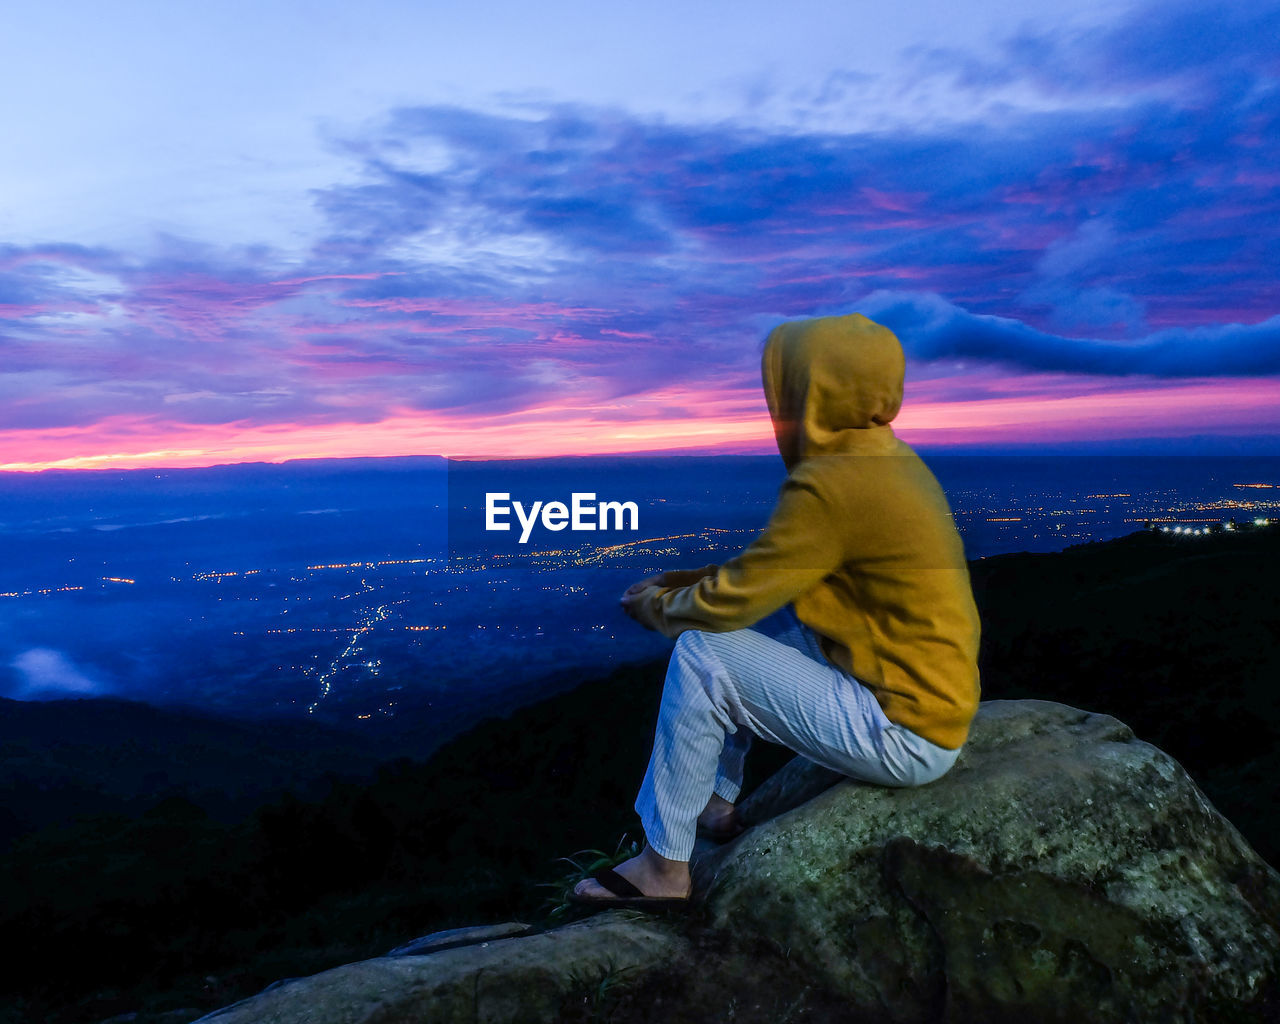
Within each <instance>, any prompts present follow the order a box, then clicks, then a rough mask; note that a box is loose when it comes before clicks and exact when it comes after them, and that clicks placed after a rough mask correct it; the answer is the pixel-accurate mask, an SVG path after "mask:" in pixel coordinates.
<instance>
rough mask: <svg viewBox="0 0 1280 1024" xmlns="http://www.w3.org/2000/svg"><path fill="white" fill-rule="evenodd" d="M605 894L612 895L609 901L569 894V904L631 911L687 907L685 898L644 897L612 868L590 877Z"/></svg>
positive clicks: (601, 870)
mask: <svg viewBox="0 0 1280 1024" xmlns="http://www.w3.org/2000/svg"><path fill="white" fill-rule="evenodd" d="M591 878H592V879H594V880H595V881H597V882H599V883H600V885H601V886H603V887H604V889H605V890H606V891H607V892H610V893H612V894H613V897H612V898H611V899H607V898H605V897H603V896H580V895H579V894H578V893H576V892H571V893H570V894H569V902H570V903H575V904H577V905H578V906H580V907H582V906H594V907H629V908H630V909H632V910H670V909H672V908H674V907H687V906H688V905H689V900H688V897H685V896H646V895H645V894H644V893H642V892H641V891H640V890H639V889H637V888H636V887H635V886H634V885H632V884H631V883H630V882H628V881H627V880H626V879H625V878H623V877H622V876H621V875H620V874H618V872H616V871H614V870H613V868H601V869H600V870H599V871H597V872H595V873H594V874H593V875H591Z"/></svg>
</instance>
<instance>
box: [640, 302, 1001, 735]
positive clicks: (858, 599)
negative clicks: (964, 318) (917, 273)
mask: <svg viewBox="0 0 1280 1024" xmlns="http://www.w3.org/2000/svg"><path fill="white" fill-rule="evenodd" d="M904 368H905V360H904V357H903V353H902V346H901V345H900V344H899V343H898V339H897V337H895V336H894V334H893V333H892V332H891V331H889V330H888V329H887V328H885V327H882V326H880V325H879V324H877V323H874V322H873V321H871V320H868V319H867V318H866V317H864V316H861V315H859V314H856V313H855V314H851V315H849V316H840V317H823V318H821V319H816V320H800V321H795V322H792V323H785V324H782V325H781V326H779V327H777V328H775V329H774V330H773V331H772V333H770V335H769V338H768V341H767V342H766V344H765V350H764V358H763V363H762V371H763V377H764V391H765V397H766V399H767V401H768V403H769V413H770V415H771V416H772V418H773V427H774V434H775V435H776V437H777V439H778V450H779V451H780V453H781V454H782V459H783V462H784V463H785V464H786V467H787V471H788V475H787V478H786V480H785V481H784V482H783V484H782V487H781V489H780V491H779V494H778V502H777V505H776V506H775V508H774V510H773V514H772V516H771V517H770V519H769V522H768V524H767V525H766V526H765V528H764V530H763V531H762V532H761V533H760V535H759V536H758V537H757V538H756V539H755V540H754V541H752V543H751V544H750V545H748V546H747V548H746V549H744V550H743V551H742V553H741V554H739V555H737V556H735V557H734V558H731V559H730V560H729V561H727V562H725V563H724V564H723V565H721V566H707V567H705V569H703V570H700V571H701V572H702V573H703V578H702V579H700V580H699V581H698V582H697V583H694V584H692V585H690V586H684V587H674V588H673V587H662V586H650V587H648V588H646V589H645V590H644V591H642V592H641V593H640V595H639V597H638V599H637V601H636V604H635V606H634V608H633V614H634V615H635V617H636V618H637V619H638V620H639V621H640V622H641V623H642V624H644V625H646V626H648V627H649V628H650V629H654V630H657V631H658V632H660V633H662V634H664V635H665V636H669V637H676V636H679V635H680V634H681V633H682V632H684V631H685V630H687V629H698V630H704V631H707V632H712V633H722V632H727V631H729V630H734V629H742V628H745V627H747V626H750V625H752V624H754V623H756V622H758V621H759V620H760V619H762V618H764V617H765V616H767V615H769V614H771V613H772V612H775V611H777V610H778V609H779V608H782V607H783V606H784V605H786V604H787V603H788V602H791V603H793V605H794V608H795V612H796V616H797V618H799V619H800V621H801V622H803V623H805V624H806V625H807V626H809V627H811V628H812V629H813V630H814V631H815V632H816V633H817V634H818V635H819V638H820V639H821V643H822V649H823V652H824V654H825V655H826V657H827V659H828V660H829V661H830V662H831V663H832V664H834V665H836V666H838V667H839V668H842V669H844V670H845V671H847V672H849V673H851V674H852V675H854V676H856V677H857V678H858V679H859V680H861V681H862V682H863V683H864V684H866V685H867V686H868V687H869V688H870V689H871V690H872V692H873V693H874V694H875V696H876V699H877V700H878V701H879V703H880V706H881V708H882V709H883V710H884V713H885V716H886V717H887V718H888V719H889V720H890V721H892V722H896V723H897V724H898V725H901V726H903V727H905V728H907V729H910V730H911V731H912V732H914V733H916V734H917V735H919V736H923V737H924V738H925V739H927V740H929V741H930V742H932V743H936V744H937V745H938V746H942V747H946V748H948V749H951V750H954V749H957V748H958V747H960V746H961V745H962V744H963V743H964V741H965V738H966V737H967V735H968V731H969V723H970V721H971V720H972V718H973V716H974V713H975V712H976V711H977V707H978V692H979V688H978V665H977V655H978V637H979V623H978V613H977V609H976V608H975V606H974V602H973V591H972V589H971V586H970V582H969V569H968V565H967V564H966V562H965V557H964V546H963V544H962V542H961V540H960V535H959V534H958V533H957V532H956V527H955V522H954V521H953V519H952V516H951V509H950V507H949V506H948V505H947V499H946V496H945V495H944V494H943V492H942V488H941V487H940V486H939V485H938V481H937V480H936V479H935V478H934V476H933V474H932V473H931V472H930V471H929V468H928V467H927V466H926V465H925V464H924V463H923V462H922V461H921V460H920V457H919V456H918V455H916V453H915V452H914V451H913V450H912V449H911V448H910V447H909V446H908V445H906V444H904V443H903V442H902V441H900V440H898V438H897V437H896V436H895V435H894V433H893V431H892V429H891V428H890V427H889V421H890V420H892V419H893V417H894V416H895V415H896V414H897V412H898V408H899V406H900V405H901V404H902V381H903V371H904Z"/></svg>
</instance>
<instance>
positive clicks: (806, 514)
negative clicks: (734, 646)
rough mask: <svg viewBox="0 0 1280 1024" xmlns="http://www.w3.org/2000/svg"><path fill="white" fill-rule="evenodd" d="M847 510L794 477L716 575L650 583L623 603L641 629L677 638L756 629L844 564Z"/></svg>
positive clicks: (805, 478)
mask: <svg viewBox="0 0 1280 1024" xmlns="http://www.w3.org/2000/svg"><path fill="white" fill-rule="evenodd" d="M847 516H848V511H847V510H845V509H841V508H837V507H835V506H834V505H833V504H832V502H831V500H830V499H829V498H828V497H826V496H825V495H824V494H823V493H821V492H820V491H819V490H818V489H817V488H815V487H814V485H813V483H812V482H811V481H810V480H809V479H807V477H806V476H805V475H803V474H798V473H793V474H792V476H790V477H788V478H787V480H786V482H785V483H784V484H783V486H782V490H781V492H780V493H779V496H778V503H777V505H776V507H775V508H774V510H773V514H772V515H771V516H770V518H769V522H768V524H767V525H766V526H765V528H764V530H763V531H762V532H761V533H760V535H759V536H758V537H757V538H756V539H755V540H754V541H752V542H751V544H749V545H748V546H747V547H746V548H745V549H744V550H743V551H742V553H741V554H739V555H737V556H735V557H733V558H731V559H729V561H727V562H725V563H724V565H722V566H720V567H719V569H718V570H717V571H716V572H715V574H714V575H710V576H707V577H705V578H703V579H701V580H699V581H698V582H696V583H693V584H691V585H688V586H683V587H669V586H661V585H658V584H650V585H648V586H646V587H644V588H643V589H642V590H640V591H638V592H636V593H630V592H629V593H628V594H627V595H624V597H623V608H624V610H625V611H626V612H627V614H628V615H630V616H631V617H632V618H634V619H635V620H636V621H637V622H639V623H640V624H641V625H643V626H645V627H647V628H648V629H652V630H656V631H657V632H659V633H662V634H663V635H665V636H669V637H676V636H679V635H680V634H681V633H683V632H684V631H685V630H686V629H700V630H705V631H707V632H711V633H724V632H728V631H729V630H733V629H742V628H744V627H746V626H750V625H753V624H754V623H756V622H759V621H760V620H761V619H763V618H764V617H765V616H766V615H769V614H771V613H773V612H775V611H777V610H778V609H779V608H781V607H782V606H783V605H785V604H787V603H788V602H789V601H791V600H792V599H793V598H795V597H796V596H798V595H799V594H802V593H804V592H805V591H806V590H809V589H810V588H811V587H813V586H814V585H815V584H817V583H818V582H820V581H821V580H822V579H823V578H824V577H826V576H827V575H829V574H830V573H831V572H832V571H834V570H835V569H836V568H838V567H839V566H840V565H841V564H842V563H843V562H844V561H845V538H846V536H847V533H848V525H847V521H846V520H847Z"/></svg>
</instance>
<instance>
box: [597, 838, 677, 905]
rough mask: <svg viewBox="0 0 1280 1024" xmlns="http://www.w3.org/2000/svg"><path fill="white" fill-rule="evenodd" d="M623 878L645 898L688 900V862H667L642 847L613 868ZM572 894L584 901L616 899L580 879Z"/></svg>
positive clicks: (605, 891) (598, 887)
mask: <svg viewBox="0 0 1280 1024" xmlns="http://www.w3.org/2000/svg"><path fill="white" fill-rule="evenodd" d="M613 870H614V871H616V872H618V874H620V875H621V876H622V877H623V878H625V879H626V880H627V881H628V882H630V883H631V884H632V885H634V886H635V887H636V888H637V889H639V890H640V891H641V892H642V893H644V894H645V895H646V896H655V897H667V896H669V897H673V898H675V899H688V898H689V893H690V891H691V890H692V888H693V881H692V879H691V878H690V876H689V862H688V861H684V860H668V859H667V858H666V857H663V856H660V855H659V854H657V853H654V852H653V850H651V849H650V848H649V847H647V846H646V847H645V848H644V849H643V850H641V851H640V854H639V855H638V856H636V857H632V858H631V859H630V860H624V861H623V862H622V863H621V864H618V865H616V866H615V867H614V869H613ZM573 891H574V893H575V894H576V895H578V896H585V897H587V898H588V899H599V900H610V899H616V898H617V897H616V896H614V894H613V893H611V892H609V890H608V889H606V888H605V887H604V886H602V885H601V884H600V883H599V882H597V881H596V880H595V879H593V878H584V879H583V880H582V881H581V882H579V883H578V884H577V885H576V886H574V888H573Z"/></svg>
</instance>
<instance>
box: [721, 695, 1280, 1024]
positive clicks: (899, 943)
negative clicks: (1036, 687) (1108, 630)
mask: <svg viewBox="0 0 1280 1024" xmlns="http://www.w3.org/2000/svg"><path fill="white" fill-rule="evenodd" d="M779 774H780V775H781V776H784V777H783V778H779V779H775V780H774V783H773V784H772V785H769V786H766V787H762V788H761V789H760V790H759V791H757V794H756V795H754V796H755V798H754V799H752V800H750V801H748V802H745V803H744V806H743V814H744V816H745V817H747V819H748V820H757V821H758V820H764V819H767V820H765V823H764V824H762V825H759V826H757V827H755V828H753V829H751V830H750V831H748V832H747V833H745V834H744V835H743V836H742V837H741V838H739V839H738V840H737V841H736V842H735V843H733V844H732V845H731V846H729V847H725V848H722V849H719V850H717V851H715V852H713V853H711V854H709V855H707V856H705V857H703V858H702V859H701V860H700V861H699V863H698V866H697V876H698V883H699V884H698V890H699V891H700V892H703V893H704V894H705V902H706V909H707V913H708V917H709V924H710V927H711V929H712V930H714V931H720V932H723V933H724V934H725V935H729V936H734V937H735V942H747V943H750V942H752V941H754V942H755V943H756V944H757V945H759V946H761V947H772V948H773V949H774V950H775V951H776V952H775V955H779V956H782V957H783V958H785V959H786V961H787V962H788V963H790V964H793V965H794V972H795V977H796V979H797V984H799V983H800V982H803V983H804V984H807V985H810V986H812V987H813V988H814V989H816V990H825V991H827V992H829V993H833V994H838V995H839V996H840V997H842V998H843V999H844V1000H845V1001H846V1002H845V1005H846V1006H847V1008H848V1009H849V1010H850V1011H851V1012H855V1013H864V1014H867V1015H869V1016H870V1017H871V1018H872V1019H876V1018H877V1017H883V1016H887V1018H888V1019H890V1020H900V1021H925V1020H939V1019H944V1020H948V1021H970V1020H971V1021H999V1020H1028V1019H1032V1020H1037V1021H1043V1020H1063V1021H1067V1020H1074V1021H1081V1020H1087V1021H1090V1022H1104V1021H1128V1020H1140V1021H1155V1020H1171V1021H1172V1020H1221V1019H1228V1018H1229V1019H1241V1020H1270V1019H1277V1018H1276V1017H1275V1013H1276V1011H1277V1008H1280V1003H1277V994H1278V993H1277V979H1278V977H1280V975H1278V967H1280V933H1278V929H1280V876H1277V874H1276V872H1275V871H1273V870H1272V869H1271V868H1270V867H1268V866H1267V865H1266V864H1265V863H1263V862H1262V861H1261V860H1260V859H1259V858H1258V857H1257V855H1256V854H1254V853H1253V851H1252V849H1251V848H1250V847H1249V846H1248V844H1247V843H1246V842H1245V840H1244V839H1243V838H1242V837H1241V836H1240V834H1239V833H1238V832H1237V831H1236V830H1235V829H1234V828H1233V827H1232V826H1231V825H1230V824H1229V823H1228V822H1227V821H1226V820H1225V819H1223V818H1222V817H1221V816H1220V815H1219V814H1218V813H1217V811H1215V810H1214V808H1213V807H1212V806H1211V805H1210V804H1209V802H1208V800H1206V799H1205V797H1204V795H1203V794H1202V793H1201V792H1200V791H1199V789H1198V788H1196V786H1195V784H1194V783H1193V782H1192V781H1191V779H1190V778H1189V777H1188V776H1187V774H1186V773H1185V772H1184V771H1183V770H1182V768H1181V767H1180V766H1179V765H1178V764H1177V762H1175V761H1174V760H1173V759H1172V758H1170V757H1169V756H1168V755H1166V754H1164V753H1162V752H1161V751H1160V750H1158V749H1156V748H1155V747H1153V746H1151V745H1150V744H1147V743H1143V742H1141V741H1139V740H1136V739H1135V738H1134V737H1133V734H1132V732H1131V731H1130V730H1129V729H1128V727H1127V726H1125V725H1123V724H1121V723H1120V722H1118V721H1116V720H1115V719H1113V718H1110V717H1107V716H1105V715H1094V714H1089V713H1087V712H1083V711H1077V710H1075V709H1073V708H1069V707H1065V706H1063V705H1060V704H1052V703H1048V702H1043V701H993V702H988V703H986V704H984V705H983V706H982V709H981V712H980V714H979V716H978V719H977V720H976V722H975V725H974V729H973V732H972V735H971V737H970V740H969V742H968V744H966V747H965V750H964V753H963V754H962V755H961V757H960V759H959V761H958V762H957V763H956V766H955V767H954V768H953V769H952V770H951V772H949V773H948V774H947V775H946V776H944V777H943V778H942V779H940V780H938V781H937V782H936V783H933V784H932V785H929V786H926V787H922V788H920V789H915V790H891V789H879V788H874V787H869V786H862V785H858V784H856V783H853V782H851V781H840V782H838V783H837V784H835V785H827V788H826V789H825V790H824V791H823V792H821V793H820V794H819V795H818V796H815V797H812V798H811V799H809V800H808V802H806V803H805V804H803V806H800V807H792V805H793V804H794V802H795V800H796V799H798V798H802V797H805V796H808V795H810V794H811V793H812V792H813V791H814V790H815V789H817V788H821V787H822V786H823V785H824V784H827V783H829V782H830V778H831V776H830V773H829V772H827V771H826V770H825V769H820V768H817V767H816V766H814V765H812V764H810V763H809V762H807V761H804V760H803V759H796V760H795V761H793V762H792V763H791V764H789V765H788V766H787V767H786V768H785V769H784V770H783V772H781V773H779Z"/></svg>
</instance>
